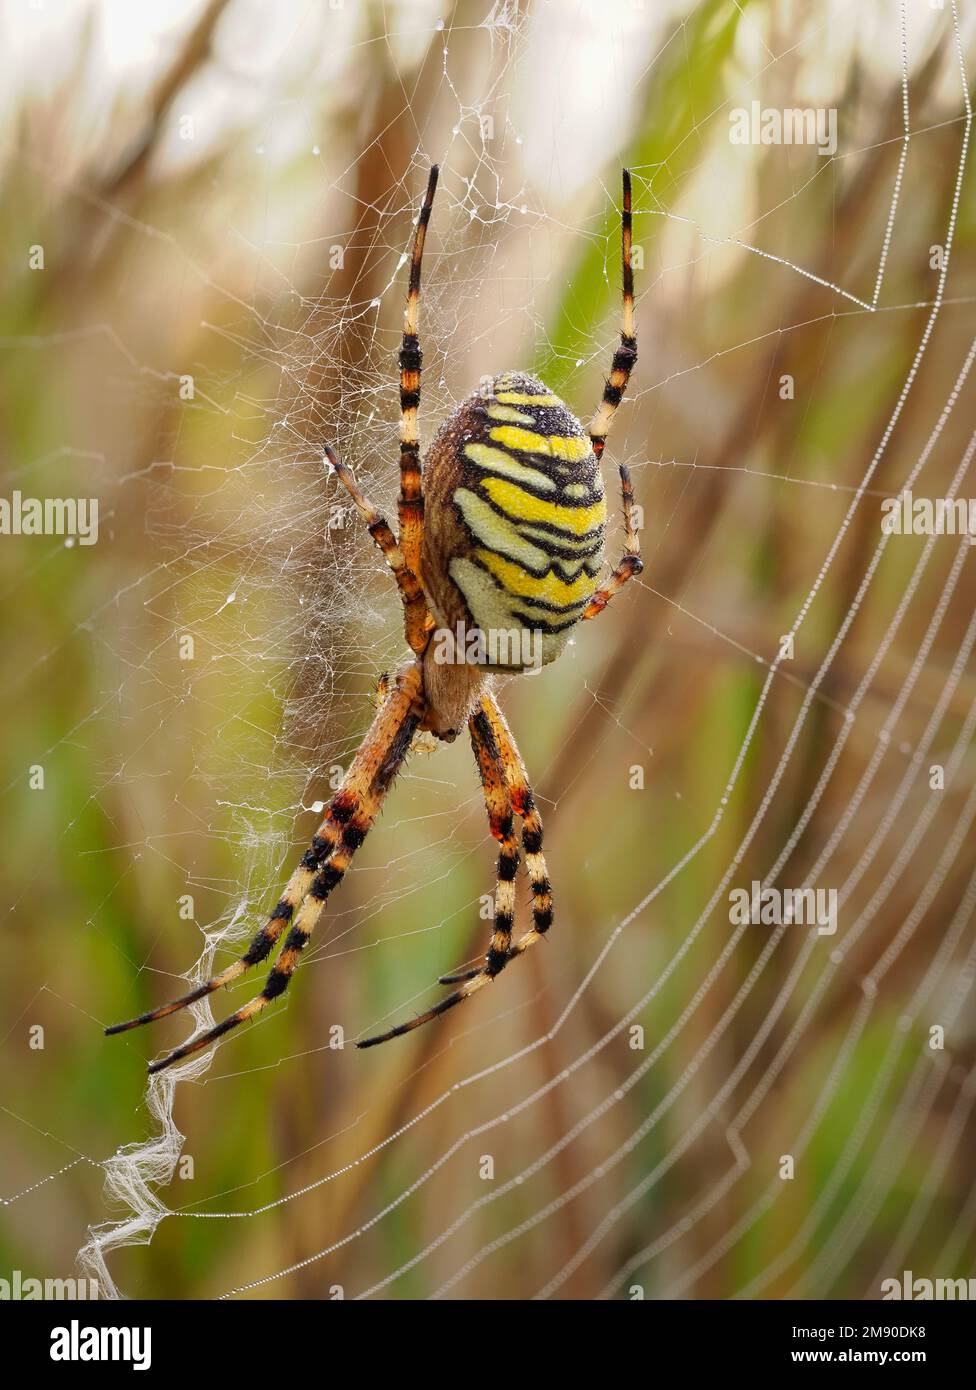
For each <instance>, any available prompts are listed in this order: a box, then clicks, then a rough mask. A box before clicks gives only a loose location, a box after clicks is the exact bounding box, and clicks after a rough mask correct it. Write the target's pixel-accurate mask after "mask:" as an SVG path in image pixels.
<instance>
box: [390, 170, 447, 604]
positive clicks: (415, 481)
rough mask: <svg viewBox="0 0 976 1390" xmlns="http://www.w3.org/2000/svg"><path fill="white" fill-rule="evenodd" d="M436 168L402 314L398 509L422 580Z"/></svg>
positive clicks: (410, 561)
mask: <svg viewBox="0 0 976 1390" xmlns="http://www.w3.org/2000/svg"><path fill="white" fill-rule="evenodd" d="M438 172H439V171H438V168H437V165H436V164H435V165H433V166H432V167H431V171H430V178H429V179H428V181H427V192H426V194H425V195H424V201H423V206H422V207H421V209H420V214H419V216H418V218H417V230H416V232H415V233H414V238H413V255H412V256H411V258H410V284H409V287H408V289H407V304H406V308H405V309H404V312H403V345H402V347H401V348H400V502H399V506H398V508H397V512H398V517H399V525H400V546H401V548H402V550H403V554H404V557H405V559H406V562H407V567H408V568H409V569H411V570H413V572H414V574H415V575H416V576H417V577H418V578H419V577H420V550H421V545H422V542H423V535H424V498H423V485H422V479H421V476H420V433H419V429H418V423H417V413H418V409H419V406H420V367H421V362H422V361H423V353H422V352H421V351H420V336H419V333H418V320H419V311H420V267H421V262H422V261H423V256H424V240H425V238H426V236H427V224H428V223H429V222H430V210H431V207H432V206H433V202H434V191H435V189H436V188H437V175H438Z"/></svg>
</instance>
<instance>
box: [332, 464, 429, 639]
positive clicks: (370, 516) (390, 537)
mask: <svg viewBox="0 0 976 1390" xmlns="http://www.w3.org/2000/svg"><path fill="white" fill-rule="evenodd" d="M324 453H325V457H326V458H327V459H328V461H329V463H330V464H331V465H332V468H333V470H334V471H335V474H336V476H337V477H338V479H339V481H340V482H341V483H342V485H343V487H344V488H345V489H346V491H347V492H348V493H349V496H350V497H351V498H352V500H353V501H354V502H355V504H356V506H357V507H358V508H359V511H360V512H361V514H362V516H363V519H364V520H365V522H366V529H367V530H368V531H369V534H370V535H371V536H372V537H373V540H374V541H375V542H376V544H377V545H378V546H379V548H380V550H382V552H383V555H384V558H385V559H386V563H387V564H388V565H389V567H390V569H391V570H392V571H393V577H394V579H395V580H396V582H397V588H398V589H399V591H400V597H401V599H402V600H403V618H404V626H405V630H406V638H407V645H408V646H409V647H410V648H411V650H412V651H414V652H417V653H418V654H419V653H420V652H422V651H423V650H424V647H425V646H426V645H427V628H428V626H429V623H430V615H429V613H428V611H427V600H426V598H425V597H424V591H423V588H422V587H421V584H420V581H419V579H418V578H417V576H416V574H415V572H414V571H413V570H412V569H410V567H409V565H408V564H407V562H406V560H405V559H404V556H403V551H402V550H401V549H400V547H399V545H397V540H396V537H395V536H394V534H393V532H392V531H391V530H390V527H389V525H388V523H387V521H386V519H385V517H382V516H381V515H380V514H379V512H378V511H377V510H376V508H375V507H374V506H373V504H372V502H369V501H367V499H366V498H365V497H364V496H363V494H362V493H361V492H360V491H359V488H358V487H357V486H356V482H355V479H354V478H353V476H352V473H351V472H350V470H349V469H348V468H347V467H346V465H345V464H344V463H342V462H340V460H339V459H338V457H337V456H336V454H335V452H334V451H333V450H332V449H330V448H329V446H328V444H326V445H325V446H324Z"/></svg>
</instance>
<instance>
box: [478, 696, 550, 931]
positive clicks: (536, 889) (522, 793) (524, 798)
mask: <svg viewBox="0 0 976 1390" xmlns="http://www.w3.org/2000/svg"><path fill="white" fill-rule="evenodd" d="M481 708H482V710H483V711H484V713H485V715H486V716H487V718H488V722H489V723H490V725H491V731H492V733H493V734H494V737H495V743H496V744H497V746H498V753H499V757H500V759H501V763H502V767H503V769H504V772H505V780H506V781H507V782H508V787H509V791H510V792H511V794H512V805H513V806H514V808H515V810H516V811H517V813H518V814H519V816H520V817H521V818H522V848H523V850H524V851H525V867H526V870H527V872H528V875H529V885H530V887H531V889H532V928H531V930H529V931H527V932H525V934H524V935H523V936H520V937H519V939H518V941H516V943H515V945H514V946H513V947H512V948H511V950H510V951H509V955H510V956H517V955H521V953H522V952H523V951H525V950H527V949H528V947H529V946H534V945H535V943H536V942H537V941H541V940H542V938H543V937H544V936H545V934H546V932H547V931H548V930H549V928H550V927H551V926H552V886H551V884H550V882H549V872H548V870H547V868H546V860H545V855H544V854H543V852H542V817H541V816H540V815H539V812H538V809H537V807H536V804H535V798H534V796H533V795H532V788H531V787H530V786H529V777H528V773H527V772H526V770H525V763H524V762H523V761H522V755H521V753H520V752H519V750H518V746H517V744H516V742H515V739H514V737H513V736H512V731H511V729H510V728H509V727H508V722H507V720H506V719H505V716H504V715H503V714H502V712H501V710H500V709H499V707H498V702H497V700H496V699H495V697H494V695H492V694H491V693H490V691H486V692H485V694H484V695H483V696H482V698H481Z"/></svg>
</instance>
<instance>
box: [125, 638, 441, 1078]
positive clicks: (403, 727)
mask: <svg viewBox="0 0 976 1390" xmlns="http://www.w3.org/2000/svg"><path fill="white" fill-rule="evenodd" d="M421 686H422V678H421V671H420V667H419V666H410V667H408V668H407V670H406V671H405V672H403V673H402V674H401V675H400V676H399V677H398V678H397V680H396V683H395V684H394V685H393V686H392V688H391V690H390V693H389V695H388V696H387V699H386V701H385V702H384V704H383V706H382V708H381V709H380V710H379V712H378V713H377V715H376V717H375V719H374V720H373V723H372V725H371V726H370V729H369V732H368V733H367V735H366V737H365V738H364V740H363V742H362V745H361V746H360V749H359V752H358V753H357V754H356V757H355V759H354V760H353V762H352V765H351V766H350V768H349V771H348V772H347V774H346V776H345V778H344V779H343V782H342V785H341V786H340V788H339V790H338V791H337V792H336V794H335V796H334V797H333V798H332V800H331V801H330V802H329V805H328V807H327V809H326V813H325V817H324V819H323V821H322V824H321V826H320V827H319V830H318V831H317V833H316V834H315V836H314V837H313V839H312V843H311V846H310V848H309V849H308V850H307V852H306V853H305V855H304V856H303V858H302V860H301V863H300V864H299V866H298V868H297V869H296V870H295V872H294V873H293V874H292V876H291V878H290V880H289V882H288V886H287V888H286V889H285V892H284V893H283V895H282V898H281V901H280V902H279V903H278V905H277V907H276V908H275V910H274V912H273V913H272V914H271V917H270V919H269V921H268V923H267V925H266V926H264V927H263V928H262V929H261V930H260V931H259V932H258V933H257V935H256V936H255V938H254V940H253V941H252V942H251V944H250V946H249V947H248V949H247V951H246V952H245V953H244V955H243V956H241V957H240V959H239V960H237V961H234V962H233V963H232V964H231V965H229V966H228V967H227V968H226V970H222V971H221V972H220V973H219V974H217V975H214V976H213V977H212V978H211V979H209V980H207V981H205V982H204V983H203V984H201V985H198V986H197V987H196V988H195V989H193V990H191V991H190V993H189V994H186V995H184V996H183V997H182V998H180V999H174V1000H173V1001H171V1002H170V1003H168V1004H163V1005H161V1006H160V1007H159V1008H158V1009H153V1010H151V1011H150V1012H149V1013H145V1014H141V1015H140V1016H139V1017H138V1018H134V1019H131V1020H130V1021H129V1022H127V1023H117V1024H115V1025H113V1026H112V1027H110V1028H106V1030H105V1032H106V1033H107V1034H112V1033H122V1032H126V1031H127V1030H128V1029H130V1028H137V1027H139V1026H140V1025H141V1024H144V1023H152V1022H154V1021H155V1020H156V1019H157V1018H165V1017H166V1016H167V1015H168V1014H171V1013H175V1012H177V1011H178V1010H179V1009H184V1008H186V1007H187V1005H189V1004H194V1003H196V1002H197V1000H199V999H202V998H204V997H205V996H206V995H208V994H212V993H213V992H214V991H215V990H217V989H220V988H221V986H222V985H226V984H229V983H230V982H231V981H233V980H235V979H237V978H238V977H239V976H240V975H243V974H244V972H245V971H246V970H249V969H250V967H251V966H252V965H257V964H259V963H260V962H261V961H263V960H265V959H266V958H267V956H269V955H270V954H271V951H272V950H273V948H274V946H275V944H276V943H277V941H278V940H279V938H280V936H281V934H282V932H283V931H284V929H285V927H286V926H287V924H288V923H289V922H290V921H292V919H293V918H294V922H295V925H294V927H293V928H292V931H291V932H290V933H289V936H288V939H287V941H286V943H285V946H284V947H283V949H282V953H281V956H280V957H279V960H278V962H277V963H276V965H275V967H274V969H273V970H272V972H271V974H270V975H269V977H268V981H267V983H266V984H265V989H264V991H263V992H262V994H261V995H259V996H258V999H257V1000H252V1001H251V1003H250V1004H249V1005H245V1007H244V1009H241V1010H238V1012H237V1013H236V1014H232V1015H231V1016H230V1017H229V1018H227V1019H225V1020H224V1021H223V1023H220V1024H218V1025H217V1027H216V1028H213V1029H211V1030H210V1031H209V1032H208V1033H205V1034H203V1035H201V1036H200V1037H199V1038H196V1039H193V1040H192V1041H191V1042H190V1043H188V1044H186V1045H185V1046H184V1047H181V1048H178V1049H177V1050H176V1052H174V1053H172V1054H170V1055H169V1056H168V1057H166V1058H165V1059H164V1060H163V1061H161V1062H157V1063H154V1064H153V1065H152V1066H150V1068H149V1070H150V1072H157V1071H161V1070H162V1068H163V1067H167V1066H169V1065H170V1064H171V1063H173V1062H176V1061H179V1060H180V1059H181V1058H182V1057H186V1056H189V1055H190V1053H193V1052H197V1051H199V1049H200V1048H203V1047H206V1046H208V1045H209V1043H211V1042H213V1041H214V1040H215V1039H216V1038H218V1037H220V1036H222V1035H223V1034H224V1033H225V1032H227V1031H228V1030H229V1029H230V1028H233V1027H236V1025H237V1024H238V1023H242V1022H244V1020H245V1019H246V1018H251V1017H253V1015H254V1014H255V1013H257V1012H259V1009H260V1008H263V1007H264V1003H261V1004H259V1003H258V1001H259V1000H261V999H264V1002H265V1003H267V1002H270V999H271V998H276V997H277V995H278V994H280V993H282V992H283V990H284V988H285V987H286V985H287V977H290V975H291V972H292V971H293V970H294V967H295V965H296V964H297V956H298V955H300V953H301V948H302V947H304V945H305V942H306V941H307V933H306V930H305V925H304V922H303V920H302V917H303V904H305V903H307V902H308V900H309V898H310V897H313V898H315V897H316V896H317V892H316V890H317V889H325V890H326V891H325V893H324V896H323V897H322V899H321V901H322V902H323V903H324V901H325V898H326V897H327V896H328V894H329V893H330V892H331V891H332V888H334V887H335V886H336V884H337V883H338V882H339V881H340V880H341V878H342V875H343V873H344V872H345V868H346V867H347V866H348V862H349V860H350V859H351V858H352V855H353V853H354V852H355V850H356V849H358V847H359V845H361V844H362V842H363V840H364V839H365V837H366V832H367V831H368V829H369V828H370V826H371V825H372V824H373V821H374V820H375V818H376V815H377V814H378V812H379V809H380V805H381V804H382V800H383V797H384V796H385V794H386V791H387V790H388V789H389V787H390V785H392V782H393V779H394V777H395V776H396V773H397V771H398V770H399V768H400V766H401V764H402V762H403V759H404V758H405V757H406V754H407V751H408V750H409V747H410V743H411V741H412V739H413V735H414V733H415V731H416V728H417V726H418V724H419V723H420V718H421V714H422V707H421V701H422V695H421ZM337 859H338V865H337V864H336V860H337ZM339 866H341V872H339V873H338V876H336V873H335V872H334V871H335V870H336V869H337V867H339ZM296 912H297V914H298V915H297V916H295V914H296ZM306 920H307V919H306ZM313 925H314V923H313ZM308 930H309V932H310V930H311V928H309V929H308ZM296 933H298V935H297V936H296ZM299 941H300V942H301V945H300V946H298V942H299ZM296 946H298V951H297V953H295V952H294V950H292V952H291V953H289V947H292V948H294V947H296ZM285 961H287V962H290V969H288V970H287V972H286V979H285V983H284V984H283V985H280V986H278V985H277V983H273V981H274V982H276V981H277V976H278V972H279V971H280V969H281V967H282V964H283V962H285ZM269 987H270V988H271V990H272V991H273V992H272V993H271V994H268V991H269ZM265 995H268V997H267V998H265Z"/></svg>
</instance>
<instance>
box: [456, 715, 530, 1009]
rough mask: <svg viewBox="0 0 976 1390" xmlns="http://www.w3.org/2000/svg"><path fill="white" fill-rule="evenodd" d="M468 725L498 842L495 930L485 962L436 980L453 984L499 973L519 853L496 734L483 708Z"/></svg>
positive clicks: (509, 934)
mask: <svg viewBox="0 0 976 1390" xmlns="http://www.w3.org/2000/svg"><path fill="white" fill-rule="evenodd" d="M468 728H469V731H470V734H471V747H472V749H473V750H474V756H475V761H476V762H477V764H478V772H479V774H480V776H481V786H482V790H483V791H484V794H485V809H486V810H487V812H488V829H489V830H490V831H491V833H492V835H493V836H494V837H495V839H496V840H497V841H498V843H499V845H500V849H499V851H498V875H497V883H496V886H495V930H494V933H493V935H492V938H491V944H490V946H489V947H488V954H487V956H486V957H485V961H484V964H482V965H478V966H476V967H475V968H474V969H473V970H462V971H459V972H457V973H455V974H453V975H441V977H440V979H439V980H438V984H442V985H456V984H461V983H462V982H463V981H465V980H473V979H474V978H475V976H476V975H480V974H481V973H482V971H483V970H486V971H487V972H488V973H489V974H490V975H498V974H499V973H500V972H501V971H502V970H503V969H504V967H505V966H506V965H507V964H508V960H509V953H510V949H511V945H512V923H513V921H514V920H515V875H516V873H517V871H518V863H519V853H518V845H517V842H516V839H515V827H514V814H513V810H512V797H511V793H510V792H509V789H508V783H507V781H506V779H505V770H504V768H503V767H502V762H501V757H500V756H499V752H498V745H497V744H496V742H495V735H494V734H493V733H492V729H491V724H490V723H489V721H488V716H487V715H486V713H485V711H484V710H483V709H478V710H477V711H476V712H475V713H474V714H473V715H472V717H471V719H470V720H469V721H468Z"/></svg>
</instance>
